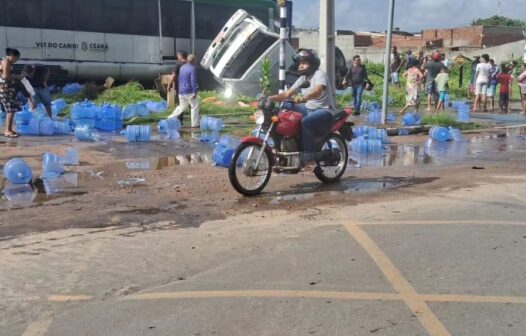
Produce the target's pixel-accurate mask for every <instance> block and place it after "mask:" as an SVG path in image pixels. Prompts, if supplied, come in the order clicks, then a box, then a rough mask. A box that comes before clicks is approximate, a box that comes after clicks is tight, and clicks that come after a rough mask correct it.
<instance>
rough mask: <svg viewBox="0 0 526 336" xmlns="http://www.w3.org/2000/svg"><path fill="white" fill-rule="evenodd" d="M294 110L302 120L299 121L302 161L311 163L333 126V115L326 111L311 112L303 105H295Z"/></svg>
mask: <svg viewBox="0 0 526 336" xmlns="http://www.w3.org/2000/svg"><path fill="white" fill-rule="evenodd" d="M294 110H296V111H298V112H300V113H301V114H303V119H301V143H302V148H303V161H311V160H313V159H314V154H315V153H316V152H318V151H319V150H320V148H319V147H320V145H322V144H323V140H324V139H325V137H326V136H327V134H329V132H330V130H331V127H332V125H333V124H334V115H333V114H332V113H331V111H329V110H327V109H317V110H311V109H308V108H306V107H305V105H296V106H295V108H294Z"/></svg>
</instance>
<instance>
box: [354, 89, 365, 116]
mask: <svg viewBox="0 0 526 336" xmlns="http://www.w3.org/2000/svg"><path fill="white" fill-rule="evenodd" d="M362 96H363V86H362V85H358V86H353V88H352V97H353V100H354V112H355V113H358V112H360V109H361V108H362Z"/></svg>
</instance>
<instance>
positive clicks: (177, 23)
mask: <svg viewBox="0 0 526 336" xmlns="http://www.w3.org/2000/svg"><path fill="white" fill-rule="evenodd" d="M191 13H192V5H191V4H190V2H188V1H177V2H176V7H175V11H174V12H173V14H172V15H171V16H169V17H168V18H167V19H166V21H167V22H170V23H171V24H172V25H173V27H172V28H171V29H172V30H173V31H174V32H175V34H174V35H172V36H175V37H177V38H188V39H189V38H190V35H191V33H190V30H191V29H190V28H191V25H192V20H191V15H192V14H191Z"/></svg>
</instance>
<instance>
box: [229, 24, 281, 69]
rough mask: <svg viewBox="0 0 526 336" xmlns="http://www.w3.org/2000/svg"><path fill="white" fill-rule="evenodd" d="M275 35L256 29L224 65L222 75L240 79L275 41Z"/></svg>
mask: <svg viewBox="0 0 526 336" xmlns="http://www.w3.org/2000/svg"><path fill="white" fill-rule="evenodd" d="M277 40H278V38H277V37H274V36H271V35H267V34H265V33H263V32H262V31H260V30H257V31H256V32H255V33H254V34H252V36H251V37H250V40H248V41H247V42H246V43H244V44H243V45H242V46H241V47H240V48H239V49H240V51H239V52H238V53H237V54H236V55H235V56H234V57H233V58H232V59H231V60H230V61H229V62H228V64H227V65H226V66H225V70H224V72H223V75H222V77H224V78H231V79H240V78H241V77H243V75H244V74H245V72H246V71H247V70H248V69H249V68H250V67H251V66H252V65H253V64H254V62H256V61H257V60H258V58H260V57H261V55H263V54H264V53H265V52H266V51H267V50H268V49H269V48H270V47H271V46H272V45H273V44H274V43H276V41H277Z"/></svg>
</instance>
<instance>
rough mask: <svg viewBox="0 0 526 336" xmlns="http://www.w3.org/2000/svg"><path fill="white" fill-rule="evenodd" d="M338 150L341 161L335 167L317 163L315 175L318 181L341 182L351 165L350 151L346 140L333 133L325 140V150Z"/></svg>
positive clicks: (327, 182)
mask: <svg viewBox="0 0 526 336" xmlns="http://www.w3.org/2000/svg"><path fill="white" fill-rule="evenodd" d="M334 148H337V149H338V152H339V153H340V160H339V161H338V164H337V165H335V166H333V165H331V166H326V165H324V162H317V166H316V168H315V169H314V175H316V177H317V178H318V180H320V181H322V182H323V183H326V184H329V183H334V182H337V181H339V180H340V179H341V178H342V176H343V174H344V173H345V170H346V169H347V164H348V163H349V150H348V148H347V142H346V141H345V139H344V138H343V137H342V136H341V135H340V134H337V133H331V134H329V135H328V136H327V138H326V139H325V143H324V145H323V149H334Z"/></svg>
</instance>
